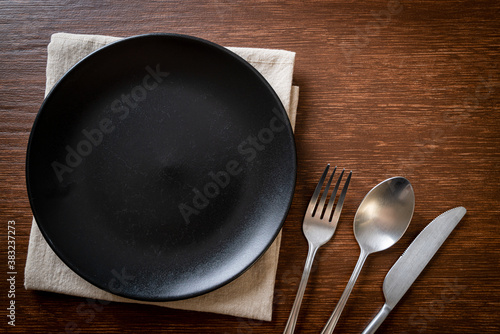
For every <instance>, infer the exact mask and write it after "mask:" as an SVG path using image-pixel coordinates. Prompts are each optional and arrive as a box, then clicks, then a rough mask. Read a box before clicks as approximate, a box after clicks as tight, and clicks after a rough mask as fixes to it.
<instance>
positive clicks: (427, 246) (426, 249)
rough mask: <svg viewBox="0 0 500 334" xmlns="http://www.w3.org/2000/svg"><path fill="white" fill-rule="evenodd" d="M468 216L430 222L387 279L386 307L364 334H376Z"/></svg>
mask: <svg viewBox="0 0 500 334" xmlns="http://www.w3.org/2000/svg"><path fill="white" fill-rule="evenodd" d="M466 212H467V210H465V208H464V207H462V206H459V207H457V208H454V209H451V210H448V211H446V212H445V213H443V214H441V215H440V216H438V217H437V218H436V219H434V220H433V221H432V222H430V223H429V225H427V226H426V227H425V228H424V229H423V230H422V232H420V234H419V235H418V236H417V237H416V238H415V240H413V242H412V243H411V244H410V246H409V247H408V248H407V249H406V251H405V252H404V253H403V255H401V256H400V257H399V259H398V260H397V261H396V263H394V265H393V266H392V268H391V270H389V272H388V273H387V275H386V276H385V279H384V285H383V290H384V297H385V304H384V306H383V307H382V309H381V310H380V311H379V312H378V314H377V315H376V316H375V317H374V318H373V320H372V321H371V322H370V323H369V324H368V326H367V327H366V328H365V330H364V331H363V333H362V334H372V333H375V331H376V330H377V328H378V327H379V326H380V324H381V323H382V322H383V321H384V320H385V318H386V317H387V315H388V314H389V312H391V311H392V309H393V308H394V307H395V306H396V304H397V303H398V302H399V300H400V299H401V297H403V295H404V294H405V293H406V291H408V289H409V288H410V286H411V285H412V284H413V282H415V280H416V279H417V277H418V275H420V273H421V272H422V270H424V268H425V266H426V265H427V264H428V263H429V261H430V260H431V259H432V257H433V256H434V254H435V253H436V252H437V250H438V249H439V247H441V245H442V244H443V242H444V241H445V240H446V238H447V237H448V236H449V235H450V233H451V231H453V229H454V228H455V226H457V224H458V222H459V221H460V220H461V219H462V217H463V216H464V215H465V213H466Z"/></svg>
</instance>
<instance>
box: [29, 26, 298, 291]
mask: <svg viewBox="0 0 500 334" xmlns="http://www.w3.org/2000/svg"><path fill="white" fill-rule="evenodd" d="M295 177H296V154H295V145H294V140H293V133H292V130H291V127H290V124H289V122H288V118H287V117H286V113H285V110H284V108H283V106H282V105H281V103H280V101H279V99H278V97H277V95H276V94H275V92H274V91H273V89H272V88H271V87H270V86H269V84H268V83H267V82H266V81H265V80H264V79H263V77H262V76H261V75H260V74H259V73H258V72H257V71H256V70H255V69H254V68H253V67H251V66H250V65H249V64H248V63H246V62H245V61H244V60H242V59H241V58H240V57H238V56H236V55H235V54H233V53H232V52H230V51H228V50H227V49H225V48H223V47H220V46H218V45H216V44H213V43H210V42H207V41H204V40H201V39H198V38H193V37H189V36H182V35H169V34H153V35H143V36H136V37H131V38H128V39H124V40H121V41H118V42H116V43H113V44H111V45H108V46H106V47H104V48H102V49H100V50H98V51H96V52H94V53H93V54H91V55H89V56H88V57H86V58H85V59H83V60H82V61H81V62H79V63H78V64H77V65H75V66H74V67H73V68H72V69H71V70H70V71H68V73H67V74H66V75H65V76H64V77H63V78H62V79H61V80H60V81H59V82H58V84H57V85H56V86H55V87H54V89H53V90H52V91H51V92H50V94H49V95H48V96H47V98H46V99H45V101H44V103H43V104H42V107H41V108H40V111H39V113H38V116H37V118H36V120H35V124H34V126H33V129H32V132H31V136H30V140H29V144H28V153H27V163H26V178H27V187H28V195H29V199H30V203H31V207H32V209H33V213H34V216H35V219H36V221H37V223H38V225H39V227H40V230H41V231H42V233H43V235H44V237H45V238H46V240H47V242H48V243H49V245H50V246H51V247H52V249H53V250H54V251H55V252H56V254H57V255H58V256H59V257H60V258H61V259H62V260H63V261H64V262H65V263H66V264H67V265H68V266H69V267H70V268H71V269H72V270H74V271H75V272H76V273H77V274H79V275H80V276H81V277H83V278H84V279H86V280H87V281H89V282H91V283H92V284H94V285H96V286H98V287H99V288H101V289H104V290H106V291H109V292H112V293H115V294H118V295H121V296H124V297H128V298H133V299H140V300H155V301H160V300H164V301H166V300H177V299H183V298H188V297H193V296H196V295H200V294H203V293H205V292H208V291H211V290H213V289H215V288H217V287H220V286H222V285H224V284H226V283H228V282H229V281H231V280H233V279H234V278H236V277H237V276H239V275H240V274H241V273H243V272H244V271H245V270H246V269H247V268H249V267H250V266H251V265H252V264H253V263H254V262H255V261H256V260H257V259H258V258H259V257H260V256H261V255H262V254H263V253H264V252H265V250H266V249H267V248H268V247H269V246H270V244H271V243H272V241H273V240H274V239H275V237H276V235H277V233H278V232H279V230H280V228H281V226H282V224H283V221H284V219H285V217H286V214H287V212H288V209H289V207H290V204H291V200H292V196H293V191H294V186H295Z"/></svg>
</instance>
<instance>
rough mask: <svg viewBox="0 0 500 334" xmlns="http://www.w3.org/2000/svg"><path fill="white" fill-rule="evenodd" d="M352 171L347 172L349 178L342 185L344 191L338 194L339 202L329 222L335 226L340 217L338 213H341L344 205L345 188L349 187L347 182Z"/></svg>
mask: <svg viewBox="0 0 500 334" xmlns="http://www.w3.org/2000/svg"><path fill="white" fill-rule="evenodd" d="M351 175H352V171H350V172H349V176H347V180H346V181H345V183H344V189H342V192H341V193H340V197H339V200H338V202H337V206H336V207H335V211H334V212H333V217H332V219H331V220H330V221H333V222H334V224H336V223H337V222H338V220H339V217H340V211H342V206H343V205H344V199H345V195H346V193H347V188H348V187H349V181H351Z"/></svg>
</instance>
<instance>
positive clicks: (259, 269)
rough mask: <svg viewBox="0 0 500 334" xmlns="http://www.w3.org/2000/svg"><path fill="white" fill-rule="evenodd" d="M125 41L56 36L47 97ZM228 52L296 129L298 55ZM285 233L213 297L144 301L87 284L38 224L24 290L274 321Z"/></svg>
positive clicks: (249, 50)
mask: <svg viewBox="0 0 500 334" xmlns="http://www.w3.org/2000/svg"><path fill="white" fill-rule="evenodd" d="M119 39H120V38H117V37H110V36H98V35H75V34H66V33H57V34H54V35H52V37H51V41H50V44H49V46H48V58H47V81H46V89H45V94H46V95H47V94H48V92H49V91H50V90H51V88H52V87H53V86H54V84H55V83H56V82H57V81H58V80H59V78H60V77H61V76H62V75H63V74H64V73H65V72H66V71H67V70H69V69H70V68H71V67H72V66H73V65H74V64H76V63H77V62H78V61H79V60H80V59H82V58H83V57H85V56H86V55H88V54H89V53H91V52H93V51H95V50H97V49H99V48H100V47H102V46H104V45H106V44H109V43H111V42H114V41H117V40H119ZM228 49H229V50H231V51H233V52H234V53H236V54H238V55H239V56H241V57H242V58H243V59H245V60H246V61H248V62H249V63H250V64H252V66H254V67H255V68H256V69H257V70H258V71H259V72H260V73H261V74H262V75H263V76H264V77H265V78H266V79H267V81H268V82H269V83H270V84H271V86H272V87H273V88H274V90H275V91H276V93H277V94H278V96H279V97H280V99H281V101H282V103H283V105H284V106H285V108H286V110H287V113H288V116H289V118H290V121H291V124H292V127H294V125H295V114H296V109H297V102H298V87H296V86H292V75H293V66H294V61H295V53H293V52H289V51H284V50H270V49H255V48H234V47H230V48H228ZM280 242H281V233H280V234H279V235H278V237H277V238H276V240H275V241H274V243H273V244H272V245H271V246H270V248H269V249H268V250H267V252H266V253H265V254H264V255H263V256H262V257H261V258H260V259H259V260H258V261H257V262H256V263H255V264H254V265H253V266H252V267H251V268H250V269H248V270H247V271H246V272H245V273H244V274H243V275H241V276H240V277H238V278H237V279H236V280H234V281H232V282H230V283H229V284H227V285H225V286H223V287H221V288H219V289H217V290H215V291H212V292H210V293H207V294H204V295H201V296H198V297H194V298H190V299H185V300H180V301H173V302H142V301H137V300H131V299H127V298H123V297H120V296H116V295H113V294H111V293H108V292H106V291H103V290H101V289H99V288H97V287H95V286H94V285H92V284H90V283H88V282H87V281H85V280H84V279H83V278H81V277H80V276H78V275H77V274H76V273H74V272H73V271H72V270H71V269H70V268H68V267H67V266H66V265H65V264H64V263H63V262H62V261H61V260H60V259H59V257H58V256H57V255H56V254H55V253H54V252H53V251H52V249H51V248H50V246H49V245H48V244H47V242H46V241H45V239H44V238H43V236H42V234H41V232H40V230H39V229H38V225H37V224H36V221H35V219H33V223H32V227H31V234H30V240H29V246H28V257H27V259H26V268H25V276H24V286H25V288H26V289H29V290H44V291H50V292H56V293H63V294H68V295H74V296H81V297H86V298H95V299H101V300H108V301H117V302H126V303H144V304H153V305H158V306H165V307H170V308H176V309H184V310H193V311H202V312H213V313H221V314H227V315H233V316H238V317H246V318H253V319H258V320H266V321H270V320H271V316H272V304H273V295H274V281H275V277H276V269H277V266H278V255H279V248H280Z"/></svg>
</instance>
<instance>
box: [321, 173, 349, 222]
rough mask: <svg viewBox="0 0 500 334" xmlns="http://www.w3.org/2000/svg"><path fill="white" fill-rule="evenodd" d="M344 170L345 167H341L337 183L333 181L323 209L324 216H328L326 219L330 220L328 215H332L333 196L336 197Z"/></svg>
mask: <svg viewBox="0 0 500 334" xmlns="http://www.w3.org/2000/svg"><path fill="white" fill-rule="evenodd" d="M344 171H345V168H344V169H342V173H340V176H339V178H338V180H337V183H335V188H333V191H332V195H331V196H330V200H329V201H328V206H327V207H326V210H325V216H326V217H328V221H330V217H331V215H332V208H333V204H334V202H335V197H337V191H338V190H339V186H340V181H341V180H342V177H343V176H344Z"/></svg>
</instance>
